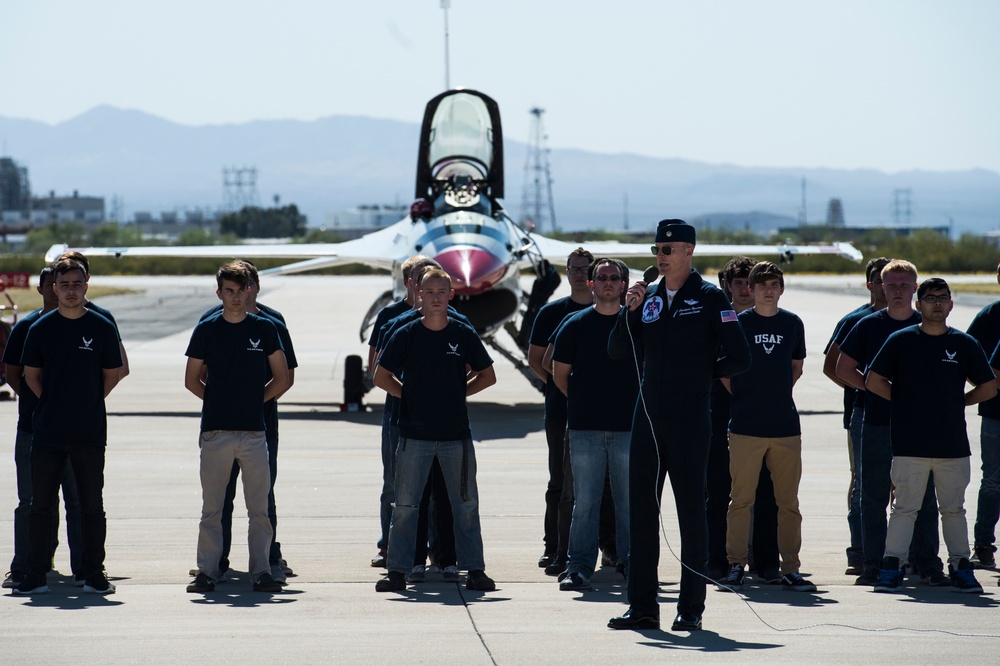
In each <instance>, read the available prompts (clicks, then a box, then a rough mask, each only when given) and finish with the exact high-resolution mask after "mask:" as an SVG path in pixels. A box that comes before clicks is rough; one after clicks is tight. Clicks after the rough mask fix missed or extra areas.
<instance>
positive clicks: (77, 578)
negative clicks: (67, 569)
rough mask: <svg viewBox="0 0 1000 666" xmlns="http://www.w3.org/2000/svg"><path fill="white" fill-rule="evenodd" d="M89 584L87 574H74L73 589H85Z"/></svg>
mask: <svg viewBox="0 0 1000 666" xmlns="http://www.w3.org/2000/svg"><path fill="white" fill-rule="evenodd" d="M86 584H87V575H86V574H73V587H83V586H84V585H86Z"/></svg>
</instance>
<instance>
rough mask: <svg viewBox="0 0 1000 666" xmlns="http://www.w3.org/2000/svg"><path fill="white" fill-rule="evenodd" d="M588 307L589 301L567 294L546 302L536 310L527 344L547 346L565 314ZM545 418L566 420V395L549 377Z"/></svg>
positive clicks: (547, 419)
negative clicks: (578, 300)
mask: <svg viewBox="0 0 1000 666" xmlns="http://www.w3.org/2000/svg"><path fill="white" fill-rule="evenodd" d="M589 307H590V304H589V303H577V302H576V301H574V300H573V299H572V298H570V297H569V296H565V297H563V298H559V299H556V300H554V301H552V302H551V303H546V304H545V306H544V307H543V308H542V309H541V310H539V311H538V315H537V316H536V317H535V323H534V324H533V325H532V326H531V336H530V337H529V338H528V344H532V345H535V346H536V347H541V348H542V349H545V348H546V347H548V346H549V342H550V341H551V340H552V335H553V334H554V333H555V332H556V329H557V328H559V324H560V323H562V321H563V320H564V319H566V317H567V316H569V315H571V314H573V313H574V312H579V311H580V310H582V309H584V308H589ZM545 420H546V421H565V420H566V396H564V395H563V394H562V391H560V390H559V388H558V387H557V386H556V383H555V382H554V381H552V378H551V377H549V378H548V380H547V381H546V382H545Z"/></svg>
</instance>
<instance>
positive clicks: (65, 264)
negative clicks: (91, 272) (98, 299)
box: [52, 257, 87, 280]
mask: <svg viewBox="0 0 1000 666" xmlns="http://www.w3.org/2000/svg"><path fill="white" fill-rule="evenodd" d="M72 271H80V272H81V273H83V278H84V279H85V280H86V279H87V269H86V267H84V265H83V263H81V262H79V261H77V260H76V259H70V258H69V257H61V258H59V259H57V260H56V263H54V264H52V273H53V277H54V278H55V279H56V280H58V279H59V276H60V275H64V274H66V273H70V272H72Z"/></svg>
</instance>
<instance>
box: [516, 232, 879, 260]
mask: <svg viewBox="0 0 1000 666" xmlns="http://www.w3.org/2000/svg"><path fill="white" fill-rule="evenodd" d="M526 235H527V236H528V237H529V238H530V239H531V240H533V241H534V242H535V244H536V245H537V246H538V250H539V251H540V252H541V254H542V256H544V257H545V258H546V259H548V260H549V261H554V262H556V263H561V262H562V261H564V260H565V259H566V257H567V256H569V253H570V252H572V251H573V250H575V249H576V248H578V247H580V245H581V243H571V242H566V241H560V240H555V239H552V238H546V237H545V236H541V235H539V234H526ZM582 245H584V246H585V247H586V249H587V250H589V251H590V252H592V253H593V254H594V256H595V257H597V256H605V257H618V258H621V259H630V258H640V257H651V256H652V254H651V253H650V251H649V247H650V245H652V242H650V243H619V242H616V241H597V242H586V243H582ZM694 254H695V256H696V257H737V256H740V255H744V256H748V257H754V258H764V257H773V256H778V257H781V258H785V259H788V258H791V257H794V256H795V255H797V254H829V255H840V256H844V257H847V258H848V259H852V260H854V261H861V259H862V257H861V252H859V251H858V250H857V249H856V248H855V247H854V246H853V245H851V244H850V243H831V244H829V245H789V244H787V243H778V244H776V245H763V244H762V245H715V244H711V243H698V244H697V245H695V248H694Z"/></svg>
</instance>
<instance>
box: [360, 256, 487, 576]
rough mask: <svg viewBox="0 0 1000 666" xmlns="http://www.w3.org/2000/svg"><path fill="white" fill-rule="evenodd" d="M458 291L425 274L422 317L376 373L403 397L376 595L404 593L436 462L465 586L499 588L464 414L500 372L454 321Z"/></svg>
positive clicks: (436, 273) (397, 338)
mask: <svg viewBox="0 0 1000 666" xmlns="http://www.w3.org/2000/svg"><path fill="white" fill-rule="evenodd" d="M454 293H455V292H454V290H453V289H452V288H451V278H450V277H449V276H448V274H447V273H445V272H444V271H442V270H438V269H431V270H428V271H427V272H425V273H424V275H423V277H422V279H421V282H420V297H421V301H422V312H423V316H422V317H421V318H419V319H416V320H414V321H411V322H410V323H409V324H406V325H404V326H403V327H402V328H400V329H399V330H397V331H396V333H394V334H393V336H392V337H391V338H390V339H389V342H388V343H387V344H386V346H385V350H384V351H383V352H382V355H381V356H380V357H379V361H378V366H377V368H376V370H375V377H374V381H375V385H376V386H378V387H379V388H381V389H383V390H384V391H386V392H387V393H390V394H392V395H393V396H395V397H397V398H399V399H400V404H399V446H398V447H397V450H396V487H395V492H396V506H395V508H394V509H393V512H392V525H391V526H390V528H389V561H388V569H389V573H388V574H387V576H386V578H384V579H382V580H380V581H379V582H378V583H377V584H376V585H375V589H376V591H378V592H392V591H399V590H404V589H406V574H407V573H409V572H410V571H412V567H413V556H414V549H415V547H416V529H417V517H418V513H419V505H420V500H421V496H422V495H423V493H424V488H425V487H426V486H427V479H428V476H429V474H430V468H431V463H432V462H433V461H434V460H435V459H437V460H438V462H439V463H440V465H441V470H442V473H443V475H444V480H445V485H446V486H447V488H448V497H449V498H450V500H451V508H452V514H453V516H454V524H455V527H454V532H455V548H456V550H457V553H458V561H459V564H461V565H462V566H463V567H464V568H467V569H468V570H469V575H468V578H467V579H466V583H465V586H466V587H467V588H468V589H470V590H484V591H489V590H494V589H496V585H495V583H494V582H493V580H492V579H490V578H489V576H487V575H486V573H485V571H484V569H485V568H486V567H485V565H484V562H483V537H482V531H481V529H480V523H479V492H478V489H477V487H476V454H475V450H474V449H473V446H472V432H471V430H470V428H469V415H468V410H467V408H466V398H467V397H468V396H470V395H474V394H476V393H478V392H480V391H482V390H483V389H485V388H488V387H489V386H492V385H493V384H495V383H496V374H495V373H494V371H493V360H492V359H491V358H490V356H489V354H488V353H487V352H486V348H485V347H484V346H483V343H482V340H480V339H479V336H478V335H476V332H475V331H474V330H473V329H471V328H470V327H468V326H464V325H462V324H459V323H457V322H455V321H452V320H451V318H450V317H449V315H448V301H450V300H451V298H452V296H454ZM470 370H471V375H470V374H469V371H470Z"/></svg>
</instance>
